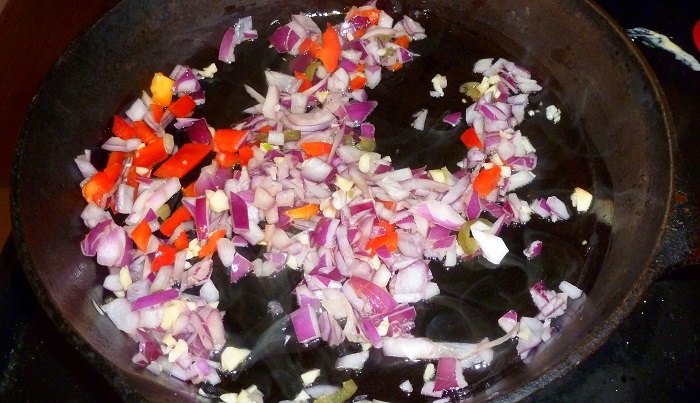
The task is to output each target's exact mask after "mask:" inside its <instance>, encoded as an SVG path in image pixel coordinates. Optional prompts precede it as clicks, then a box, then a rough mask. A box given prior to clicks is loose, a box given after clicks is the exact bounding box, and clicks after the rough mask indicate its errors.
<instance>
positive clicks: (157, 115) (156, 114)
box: [151, 102, 163, 123]
mask: <svg viewBox="0 0 700 403" xmlns="http://www.w3.org/2000/svg"><path fill="white" fill-rule="evenodd" d="M151 113H152V114H153V120H154V121H155V122H156V123H160V120H161V119H162V118H163V107H162V106H160V105H158V104H157V103H155V102H154V103H152V104H151Z"/></svg>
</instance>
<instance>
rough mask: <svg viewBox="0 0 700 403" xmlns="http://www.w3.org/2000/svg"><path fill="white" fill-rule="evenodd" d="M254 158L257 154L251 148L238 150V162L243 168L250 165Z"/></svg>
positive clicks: (246, 147) (245, 147) (244, 147)
mask: <svg viewBox="0 0 700 403" xmlns="http://www.w3.org/2000/svg"><path fill="white" fill-rule="evenodd" d="M253 156H255V153H254V152H253V148H252V147H251V146H243V147H241V148H240V149H239V150H238V162H240V164H241V166H246V165H248V161H250V160H251V159H252V158H253Z"/></svg>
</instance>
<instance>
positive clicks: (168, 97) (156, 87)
mask: <svg viewBox="0 0 700 403" xmlns="http://www.w3.org/2000/svg"><path fill="white" fill-rule="evenodd" d="M174 83H175V82H174V81H173V80H171V79H170V78H169V77H168V76H165V75H163V73H156V74H155V75H154V76H153V80H151V94H152V98H153V102H155V103H156V104H158V105H160V106H162V107H163V108H166V107H168V106H170V103H171V102H172V101H173V84H174Z"/></svg>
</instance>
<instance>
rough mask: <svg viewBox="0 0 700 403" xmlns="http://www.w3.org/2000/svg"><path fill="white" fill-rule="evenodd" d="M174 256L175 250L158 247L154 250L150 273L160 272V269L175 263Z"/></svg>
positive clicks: (163, 246) (168, 247) (165, 246)
mask: <svg viewBox="0 0 700 403" xmlns="http://www.w3.org/2000/svg"><path fill="white" fill-rule="evenodd" d="M176 254H177V249H175V248H174V247H172V246H168V245H158V250H156V253H155V256H154V257H153V263H151V272H152V273H155V272H157V271H158V270H160V268H161V267H163V266H167V265H169V264H173V263H175V255H176Z"/></svg>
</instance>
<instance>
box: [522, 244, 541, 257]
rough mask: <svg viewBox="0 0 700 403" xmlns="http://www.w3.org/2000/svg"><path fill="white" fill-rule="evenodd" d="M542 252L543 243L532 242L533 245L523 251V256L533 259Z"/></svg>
mask: <svg viewBox="0 0 700 403" xmlns="http://www.w3.org/2000/svg"><path fill="white" fill-rule="evenodd" d="M541 251H542V241H538V240H535V241H532V243H531V244H530V245H529V246H528V247H527V249H525V250H524V251H523V254H524V255H525V257H526V258H528V260H529V259H532V258H534V257H535V256H537V255H539V254H540V252H541Z"/></svg>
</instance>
